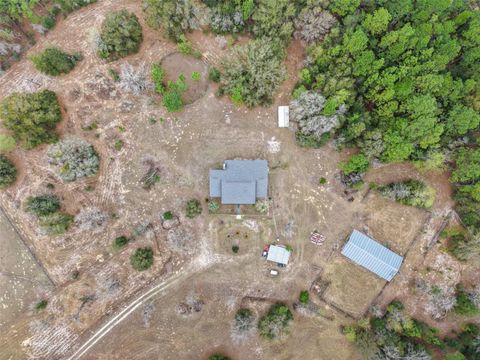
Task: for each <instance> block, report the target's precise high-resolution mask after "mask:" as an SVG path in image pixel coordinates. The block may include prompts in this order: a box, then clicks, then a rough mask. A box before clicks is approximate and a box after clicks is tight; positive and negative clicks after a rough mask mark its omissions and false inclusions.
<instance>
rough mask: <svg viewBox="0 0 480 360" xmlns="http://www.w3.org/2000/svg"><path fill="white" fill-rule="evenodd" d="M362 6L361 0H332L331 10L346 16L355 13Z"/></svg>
mask: <svg viewBox="0 0 480 360" xmlns="http://www.w3.org/2000/svg"><path fill="white" fill-rule="evenodd" d="M359 6H360V0H332V1H330V6H329V10H330V11H332V12H333V13H335V14H337V15H340V16H345V15H348V14H351V13H353V12H354V11H355V10H357V8H358V7H359Z"/></svg>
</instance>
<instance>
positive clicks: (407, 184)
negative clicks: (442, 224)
mask: <svg viewBox="0 0 480 360" xmlns="http://www.w3.org/2000/svg"><path fill="white" fill-rule="evenodd" d="M378 191H379V192H380V194H382V195H383V196H385V197H388V198H389V199H392V200H395V201H398V202H399V203H401V204H404V205H410V206H416V207H420V208H426V209H428V208H430V207H431V206H432V205H433V201H434V199H435V191H434V190H433V189H432V188H431V187H429V186H427V185H426V184H425V183H424V182H422V181H418V180H406V181H400V182H396V183H390V184H388V185H384V186H380V187H379V188H378Z"/></svg>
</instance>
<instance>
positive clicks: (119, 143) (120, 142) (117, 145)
mask: <svg viewBox="0 0 480 360" xmlns="http://www.w3.org/2000/svg"><path fill="white" fill-rule="evenodd" d="M123 145H124V142H123V140H122V139H116V140H115V142H114V143H113V147H114V148H115V150H117V151H120V150H122V148H123Z"/></svg>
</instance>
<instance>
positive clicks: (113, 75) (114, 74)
mask: <svg viewBox="0 0 480 360" xmlns="http://www.w3.org/2000/svg"><path fill="white" fill-rule="evenodd" d="M108 74H109V75H110V77H111V78H112V80H113V81H115V82H119V81H120V74H119V73H118V71H116V70H115V69H112V68H109V69H108Z"/></svg>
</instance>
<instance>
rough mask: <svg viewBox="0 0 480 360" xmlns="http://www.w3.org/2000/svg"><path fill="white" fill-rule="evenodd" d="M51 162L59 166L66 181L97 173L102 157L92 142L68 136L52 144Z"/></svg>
mask: <svg viewBox="0 0 480 360" xmlns="http://www.w3.org/2000/svg"><path fill="white" fill-rule="evenodd" d="M47 157H48V159H49V162H50V163H51V164H53V165H54V166H56V167H57V173H58V176H59V177H60V178H61V179H62V180H64V181H74V180H77V179H80V178H82V177H85V176H92V175H95V174H96V173H97V171H98V168H99V165H100V158H99V156H98V154H97V152H96V151H95V149H94V148H93V146H92V145H91V144H89V143H88V142H86V141H85V140H82V139H78V138H68V139H64V140H61V141H59V142H58V143H56V144H54V145H51V146H50V148H49V149H48V151H47Z"/></svg>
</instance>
